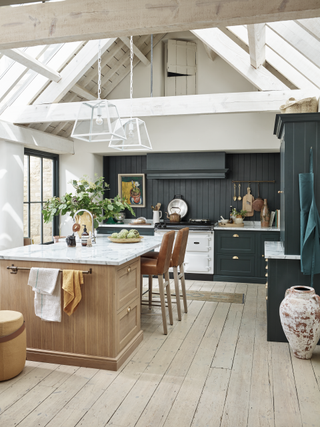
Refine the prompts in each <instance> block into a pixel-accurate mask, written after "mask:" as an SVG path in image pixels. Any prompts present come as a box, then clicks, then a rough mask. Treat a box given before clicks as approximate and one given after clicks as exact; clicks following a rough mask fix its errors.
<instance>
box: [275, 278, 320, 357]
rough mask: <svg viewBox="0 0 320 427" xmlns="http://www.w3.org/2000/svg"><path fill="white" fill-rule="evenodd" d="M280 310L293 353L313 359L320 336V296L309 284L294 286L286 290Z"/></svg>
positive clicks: (284, 330)
mask: <svg viewBox="0 0 320 427" xmlns="http://www.w3.org/2000/svg"><path fill="white" fill-rule="evenodd" d="M279 311H280V320H281V325H282V328H283V332H284V333H285V336H286V337H287V340H288V342H289V344H290V347H291V349H292V351H293V354H294V355H295V357H297V358H299V359H311V357H312V352H313V350H314V349H315V346H316V345H317V342H318V341H319V338H320V297H319V296H318V295H316V293H315V290H314V288H311V287H309V286H303V285H296V286H292V287H291V288H289V289H287V290H286V293H285V298H284V300H283V301H282V302H281V304H280V310H279Z"/></svg>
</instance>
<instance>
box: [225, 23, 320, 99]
mask: <svg viewBox="0 0 320 427" xmlns="http://www.w3.org/2000/svg"><path fill="white" fill-rule="evenodd" d="M228 30H229V31H231V32H232V33H233V34H234V35H235V36H236V37H237V38H238V39H239V40H241V41H242V42H243V43H245V44H246V45H247V46H248V44H249V38H248V31H247V29H246V26H245V25H235V26H232V27H228ZM266 35H267V37H266V47H265V52H266V61H267V62H268V63H269V64H270V65H271V66H272V67H273V68H275V69H276V70H277V71H279V73H280V74H282V75H283V76H284V77H285V78H286V79H288V80H289V81H290V82H291V83H293V84H294V86H295V87H297V88H298V89H314V90H315V91H318V89H319V88H320V70H319V69H318V75H319V81H318V84H316V78H315V79H314V82H313V81H311V80H310V78H308V77H306V76H305V75H303V74H302V73H301V72H300V70H299V65H301V66H305V67H306V69H307V71H308V73H309V74H311V73H310V71H311V69H312V67H313V68H317V67H315V65H313V64H312V63H310V61H308V60H307V59H306V58H304V57H301V58H297V57H296V56H297V55H298V56H301V55H300V54H299V52H297V51H295V52H292V56H290V49H292V50H294V49H293V48H292V47H291V46H290V45H288V43H287V42H285V41H284V40H283V39H281V37H279V36H278V35H277V34H275V33H274V32H273V31H272V30H271V29H270V28H266ZM270 46H271V47H270ZM277 48H278V49H277ZM281 54H282V55H284V57H283V56H280V55H281ZM290 60H292V62H291V61H290ZM306 62H307V63H308V64H305V63H306ZM293 63H294V64H295V65H296V67H294V66H292V65H293Z"/></svg>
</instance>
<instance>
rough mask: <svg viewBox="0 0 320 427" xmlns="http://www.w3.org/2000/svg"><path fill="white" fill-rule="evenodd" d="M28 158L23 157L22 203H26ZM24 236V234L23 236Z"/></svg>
mask: <svg viewBox="0 0 320 427" xmlns="http://www.w3.org/2000/svg"><path fill="white" fill-rule="evenodd" d="M28 169H29V156H24V175H23V201H24V202H28V182H29V170H28ZM25 236H26V234H25Z"/></svg>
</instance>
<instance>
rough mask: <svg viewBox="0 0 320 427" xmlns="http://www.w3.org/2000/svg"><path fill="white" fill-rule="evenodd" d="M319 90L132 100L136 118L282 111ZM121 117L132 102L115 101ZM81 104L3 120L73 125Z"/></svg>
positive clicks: (33, 108)
mask: <svg viewBox="0 0 320 427" xmlns="http://www.w3.org/2000/svg"><path fill="white" fill-rule="evenodd" d="M319 95H320V90H318V91H316V92H315V91H314V90H286V91H269V92H237V93H214V94H210V95H184V96H164V97H150V98H133V99H132V114H133V115H134V117H161V116H179V115H197V114H226V113H257V112H273V113H274V112H279V107H280V105H282V104H284V103H285V101H286V100H288V99H289V98H290V97H295V98H296V99H302V98H306V97H310V96H317V97H319ZM112 104H114V105H116V107H117V108H118V112H119V115H120V117H130V115H131V102H130V100H129V99H113V100H112ZM80 105H81V103H80V102H67V103H59V104H51V105H28V106H25V107H15V108H12V107H8V108H7V109H6V111H5V112H4V113H3V115H2V116H1V119H3V120H7V121H10V122H12V123H17V124H22V123H45V122H72V121H75V120H76V118H77V115H78V112H79V108H80Z"/></svg>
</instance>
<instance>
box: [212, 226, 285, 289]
mask: <svg viewBox="0 0 320 427" xmlns="http://www.w3.org/2000/svg"><path fill="white" fill-rule="evenodd" d="M279 239H280V233H279V232H278V231H242V230H234V231H233V230H222V231H219V230H216V231H215V256H214V259H215V263H214V265H215V267H214V280H217V281H230V282H248V283H265V281H266V277H265V275H266V270H265V261H264V242H265V241H267V240H268V241H270V240H271V241H278V240H279Z"/></svg>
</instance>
